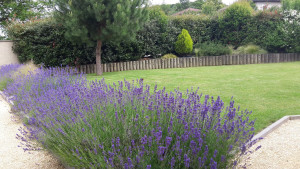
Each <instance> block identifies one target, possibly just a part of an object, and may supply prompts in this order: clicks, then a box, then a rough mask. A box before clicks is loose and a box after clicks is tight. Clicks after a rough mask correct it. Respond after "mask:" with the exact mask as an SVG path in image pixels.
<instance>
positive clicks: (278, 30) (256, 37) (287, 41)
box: [8, 9, 300, 66]
mask: <svg viewBox="0 0 300 169" xmlns="http://www.w3.org/2000/svg"><path fill="white" fill-rule="evenodd" d="M155 10H157V9H155ZM156 13H157V11H156ZM158 14H159V15H158V16H155V17H152V18H151V19H150V20H149V21H148V22H147V23H146V24H145V25H143V27H142V29H141V30H140V31H139V32H138V33H137V36H136V38H135V40H131V41H129V40H124V41H123V42H121V43H114V42H106V43H105V44H104V45H103V47H102V52H103V53H102V61H103V62H104V63H108V62H120V61H129V60H139V59H141V58H142V57H143V56H145V55H150V56H152V57H153V58H157V57H161V56H163V55H164V54H167V53H175V42H176V40H177V36H178V35H179V34H180V33H181V30H182V29H187V30H188V31H189V33H190V35H191V38H192V40H193V43H194V44H197V43H199V44H201V43H202V44H204V43H205V42H211V41H213V42H215V43H219V44H223V45H229V44H230V45H233V46H234V47H235V48H237V47H239V46H242V45H247V44H249V43H252V44H256V45H259V46H260V47H262V48H264V49H266V50H267V51H269V52H274V53H277V52H300V49H299V46H300V44H299V43H300V41H299V38H297V36H296V37H295V34H297V33H300V28H299V26H297V25H296V24H292V23H289V22H287V21H285V20H284V16H283V15H281V14H279V13H277V12H276V11H275V12H259V13H258V14H256V15H254V16H248V15H247V16H245V17H246V18H247V20H248V22H247V23H245V22H242V23H240V24H239V27H240V28H241V29H237V30H231V28H230V26H228V25H227V26H226V25H225V26H224V24H223V23H224V20H222V18H208V17H206V16H202V15H183V16H171V17H168V18H167V20H166V19H165V16H164V15H162V13H158ZM160 17H161V18H160ZM162 18H163V19H162ZM225 19H227V18H225ZM222 24H223V25H222ZM230 31H233V32H230ZM65 32H66V29H65V28H64V27H63V25H58V24H57V23H56V22H55V21H54V20H53V19H49V18H48V19H44V20H32V21H29V22H27V23H25V24H22V23H16V22H15V23H11V24H10V25H9V27H8V34H9V36H10V38H11V39H13V40H15V43H14V47H13V49H14V51H15V52H16V53H17V54H18V56H19V59H20V61H21V62H26V61H28V60H30V59H33V60H34V62H35V63H36V64H41V63H43V64H44V65H45V66H61V65H62V66H64V65H75V64H77V65H79V64H90V63H94V62H95V54H94V49H95V46H87V45H84V44H73V43H72V42H69V41H67V40H66V39H65V37H64V34H65ZM225 32H227V35H228V33H230V36H227V35H226V34H225ZM232 39H234V40H233V41H232Z"/></svg>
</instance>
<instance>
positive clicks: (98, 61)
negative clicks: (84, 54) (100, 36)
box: [96, 40, 102, 75]
mask: <svg viewBox="0 0 300 169" xmlns="http://www.w3.org/2000/svg"><path fill="white" fill-rule="evenodd" d="M101 47H102V41H101V40H97V47H96V68H97V72H96V73H97V75H102V66H101Z"/></svg>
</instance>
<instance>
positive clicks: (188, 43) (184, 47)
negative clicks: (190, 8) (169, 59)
mask: <svg viewBox="0 0 300 169" xmlns="http://www.w3.org/2000/svg"><path fill="white" fill-rule="evenodd" d="M175 51H176V53H178V54H181V55H185V54H189V53H191V52H192V51H193V40H192V38H191V35H190V34H189V32H188V31H187V30H186V29H182V32H181V34H179V35H178V37H177V41H176V42H175Z"/></svg>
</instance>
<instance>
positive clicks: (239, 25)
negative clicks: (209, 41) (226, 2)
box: [218, 1, 253, 47]
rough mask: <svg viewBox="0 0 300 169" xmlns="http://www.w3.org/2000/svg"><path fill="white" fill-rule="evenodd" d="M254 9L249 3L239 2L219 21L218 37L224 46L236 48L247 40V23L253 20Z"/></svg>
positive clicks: (226, 11)
mask: <svg viewBox="0 0 300 169" xmlns="http://www.w3.org/2000/svg"><path fill="white" fill-rule="evenodd" d="M252 12H253V9H252V7H251V6H250V4H249V2H247V1H238V2H236V3H234V4H232V5H231V6H229V7H228V8H227V9H226V10H225V12H224V15H223V16H222V17H221V18H220V20H219V28H218V35H219V39H220V40H221V41H222V42H223V43H224V44H231V45H233V46H235V47H237V46H238V45H240V44H241V43H242V41H243V40H244V39H245V38H246V36H247V34H245V33H244V32H246V31H247V29H248V27H247V23H248V22H249V20H250V19H251V15H252Z"/></svg>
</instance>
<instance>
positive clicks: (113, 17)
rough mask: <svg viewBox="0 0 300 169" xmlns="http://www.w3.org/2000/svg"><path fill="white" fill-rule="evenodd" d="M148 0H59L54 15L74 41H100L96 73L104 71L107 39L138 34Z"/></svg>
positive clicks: (118, 38)
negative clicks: (103, 52)
mask: <svg viewBox="0 0 300 169" xmlns="http://www.w3.org/2000/svg"><path fill="white" fill-rule="evenodd" d="M147 2H148V0H123V1H120V0H56V1H55V7H56V12H55V16H56V18H57V19H58V21H60V22H61V23H63V24H64V26H65V27H66V28H67V29H68V31H67V33H66V36H67V38H69V39H70V40H71V41H73V42H79V43H90V44H91V43H94V42H95V41H97V48H96V64H97V74H98V75H101V74H102V68H101V46H102V42H104V41H120V40H124V39H128V38H132V37H135V36H134V34H135V32H136V31H137V30H138V29H139V28H140V27H141V26H142V24H143V23H144V22H145V21H146V20H147V16H148V14H147V10H146V7H147V4H148V3H147Z"/></svg>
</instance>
